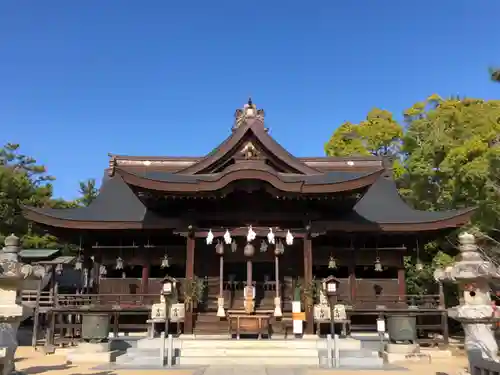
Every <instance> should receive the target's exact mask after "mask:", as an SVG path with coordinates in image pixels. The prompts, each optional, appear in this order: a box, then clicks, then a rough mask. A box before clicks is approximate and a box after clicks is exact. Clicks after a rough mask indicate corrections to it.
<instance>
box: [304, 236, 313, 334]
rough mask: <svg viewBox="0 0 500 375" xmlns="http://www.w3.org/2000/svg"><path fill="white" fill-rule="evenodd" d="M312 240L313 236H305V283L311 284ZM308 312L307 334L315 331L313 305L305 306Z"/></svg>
mask: <svg viewBox="0 0 500 375" xmlns="http://www.w3.org/2000/svg"><path fill="white" fill-rule="evenodd" d="M312 263H313V262H312V240H311V237H309V236H306V237H304V284H305V285H309V284H310V283H311V282H312V279H313V272H312V271H313V264H312ZM305 312H306V329H305V333H306V334H313V333H314V311H313V307H312V306H309V307H308V306H305Z"/></svg>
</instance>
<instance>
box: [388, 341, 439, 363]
mask: <svg viewBox="0 0 500 375" xmlns="http://www.w3.org/2000/svg"><path fill="white" fill-rule="evenodd" d="M383 358H384V362H385V363H391V364H392V363H398V362H408V361H411V362H424V363H430V362H431V356H430V355H429V354H428V353H422V352H421V351H420V346H419V345H418V344H393V343H389V344H386V345H385V350H384V353H383Z"/></svg>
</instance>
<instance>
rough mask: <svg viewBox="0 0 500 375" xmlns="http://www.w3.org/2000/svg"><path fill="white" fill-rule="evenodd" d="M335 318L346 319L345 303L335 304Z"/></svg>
mask: <svg viewBox="0 0 500 375" xmlns="http://www.w3.org/2000/svg"><path fill="white" fill-rule="evenodd" d="M333 318H334V319H335V320H346V319H347V314H346V312H345V305H341V304H337V305H334V306H333Z"/></svg>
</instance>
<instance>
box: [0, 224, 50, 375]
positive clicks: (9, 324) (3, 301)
mask: <svg viewBox="0 0 500 375" xmlns="http://www.w3.org/2000/svg"><path fill="white" fill-rule="evenodd" d="M20 251H21V247H20V241H19V238H17V237H16V236H15V235H13V234H11V235H10V236H9V237H7V238H6V239H5V247H4V248H3V249H2V250H1V251H0V374H1V375H7V374H11V373H14V372H15V365H14V355H15V353H16V349H17V329H18V328H19V324H20V323H21V320H22V318H23V306H22V305H21V301H20V294H21V288H22V285H23V280H24V279H27V278H42V277H43V276H44V274H45V269H44V268H43V267H42V266H31V265H29V264H23V263H21V262H20V261H19V252H20Z"/></svg>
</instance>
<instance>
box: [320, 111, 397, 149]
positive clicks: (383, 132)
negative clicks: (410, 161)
mask: <svg viewBox="0 0 500 375" xmlns="http://www.w3.org/2000/svg"><path fill="white" fill-rule="evenodd" d="M402 136H403V128H402V127H401V125H400V124H399V123H398V122H397V121H396V120H394V118H393V116H392V113H391V112H389V111H386V110H383V109H378V108H374V109H372V110H371V111H370V112H369V113H368V115H367V116H366V119H365V120H364V121H362V122H360V123H359V124H352V123H350V122H345V123H344V124H342V125H341V126H340V127H338V128H337V129H336V130H335V132H334V133H333V135H332V137H331V138H330V139H329V141H328V142H327V143H326V144H325V152H326V155H328V156H353V155H361V156H362V155H376V156H397V155H398V153H399V148H400V145H401V137H402Z"/></svg>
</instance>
